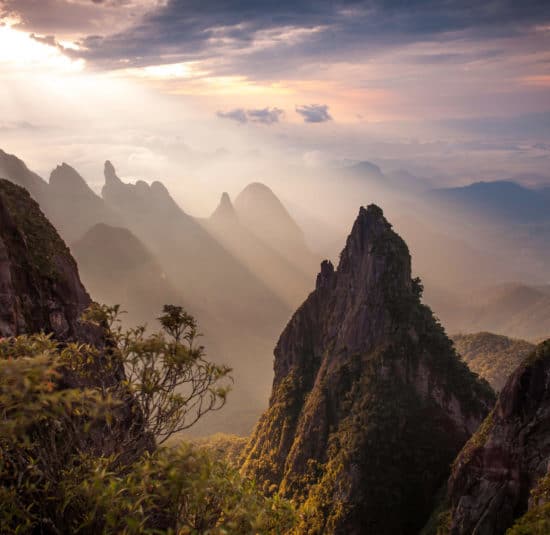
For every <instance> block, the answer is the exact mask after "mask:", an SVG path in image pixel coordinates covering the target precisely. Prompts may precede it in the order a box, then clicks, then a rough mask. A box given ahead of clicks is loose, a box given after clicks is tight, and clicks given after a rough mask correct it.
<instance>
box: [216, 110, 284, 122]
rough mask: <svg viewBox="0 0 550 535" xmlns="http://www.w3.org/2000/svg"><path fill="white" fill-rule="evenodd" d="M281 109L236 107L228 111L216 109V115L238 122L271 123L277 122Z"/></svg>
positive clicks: (281, 112) (281, 113)
mask: <svg viewBox="0 0 550 535" xmlns="http://www.w3.org/2000/svg"><path fill="white" fill-rule="evenodd" d="M283 113H284V112H283V110H281V109H279V108H262V109H257V110H245V109H243V108H236V109H234V110H230V111H225V112H224V111H218V112H217V114H216V115H217V116H218V117H220V118H222V119H231V120H233V121H237V122H238V123H246V122H247V121H251V122H253V123H262V124H273V123H278V122H279V117H281V116H282V115H283Z"/></svg>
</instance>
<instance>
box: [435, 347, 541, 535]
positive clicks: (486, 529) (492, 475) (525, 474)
mask: <svg viewBox="0 0 550 535" xmlns="http://www.w3.org/2000/svg"><path fill="white" fill-rule="evenodd" d="M549 470H550V341H546V342H544V343H542V344H540V345H539V346H537V348H536V349H535V350H534V351H533V353H532V354H531V355H530V356H529V357H528V358H527V359H526V360H525V362H524V363H523V364H522V365H521V366H520V367H519V368H518V369H517V370H516V371H515V372H514V373H513V374H512V376H511V377H510V379H509V380H508V382H507V383H506V386H505V387H504V389H503V390H502V392H501V394H500V396H499V398H498V401H497V403H496V405H495V408H494V409H493V411H492V412H491V414H490V415H489V416H488V417H487V419H486V420H485V421H484V422H483V424H482V425H481V427H480V429H479V430H478V431H477V433H476V434H475V435H474V436H473V437H472V438H471V439H470V441H469V442H468V443H467V444H466V446H465V447H464V449H463V450H462V451H461V453H460V455H459V456H458V458H457V459H456V461H455V463H454V466H453V471H452V474H451V477H450V479H449V484H448V493H449V502H450V519H449V523H448V526H447V527H446V528H445V531H447V532H449V533H451V534H453V535H459V534H460V535H466V534H468V535H469V534H471V533H475V534H476V535H499V534H503V533H505V532H506V530H507V529H508V528H510V527H511V526H512V524H513V523H514V521H515V520H516V519H517V518H518V517H520V516H521V515H523V514H524V513H525V512H526V511H528V509H531V508H533V507H536V506H538V505H540V503H539V502H538V501H537V500H532V499H531V491H532V490H533V489H534V488H536V487H537V485H538V484H539V482H540V481H541V479H542V478H543V477H545V476H547V477H548V474H549ZM549 498H550V496H549ZM547 514H550V511H549V512H548V513H547ZM546 527H547V528H548V527H550V516H547V523H546ZM539 528H541V529H542V525H541V524H539ZM543 532H545V531H544V530H543V531H536V533H543ZM521 533H535V531H522V532H521Z"/></svg>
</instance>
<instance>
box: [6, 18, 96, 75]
mask: <svg viewBox="0 0 550 535" xmlns="http://www.w3.org/2000/svg"><path fill="white" fill-rule="evenodd" d="M2 22H3V24H2V25H1V26H0V66H1V68H2V71H3V74H4V75H6V74H10V73H11V74H13V73H36V71H37V70H39V71H42V72H80V71H82V70H83V69H84V66H85V61H84V60H83V59H71V58H69V57H67V56H66V55H65V54H63V52H62V51H61V50H59V48H57V47H56V46H52V44H53V41H52V40H51V39H49V38H43V39H40V38H37V37H36V35H32V34H28V33H25V32H21V31H18V30H16V29H15V27H16V26H17V24H18V19H13V18H11V19H10V18H6V19H3V21H2ZM52 39H53V38H52Z"/></svg>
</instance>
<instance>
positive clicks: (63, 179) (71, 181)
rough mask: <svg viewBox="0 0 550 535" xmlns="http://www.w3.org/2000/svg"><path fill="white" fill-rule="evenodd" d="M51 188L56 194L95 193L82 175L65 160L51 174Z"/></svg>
mask: <svg viewBox="0 0 550 535" xmlns="http://www.w3.org/2000/svg"><path fill="white" fill-rule="evenodd" d="M49 184H50V188H52V189H53V190H54V191H55V193H56V194H58V195H59V194H64V195H70V194H77V195H88V196H89V195H93V196H94V197H95V193H94V192H93V191H92V190H91V189H90V187H89V186H88V184H87V183H86V181H85V180H84V179H83V178H82V176H81V175H80V174H79V173H78V172H77V171H76V169H74V168H73V167H71V166H70V165H68V164H67V163H65V162H63V163H62V164H61V165H58V166H57V167H56V168H55V169H54V170H53V171H52V172H51V174H50V182H49Z"/></svg>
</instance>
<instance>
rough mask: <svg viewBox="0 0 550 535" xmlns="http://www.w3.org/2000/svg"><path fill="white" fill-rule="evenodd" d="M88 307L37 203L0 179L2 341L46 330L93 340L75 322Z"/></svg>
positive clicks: (91, 334) (68, 256)
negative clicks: (4, 338)
mask: <svg viewBox="0 0 550 535" xmlns="http://www.w3.org/2000/svg"><path fill="white" fill-rule="evenodd" d="M90 303H91V299H90V296H89V295H88V293H87V292H86V290H85V288H84V286H83V285H82V283H81V282H80V278H79V275H78V269H77V266H76V262H75V261H74V259H73V258H72V256H71V254H70V252H69V249H68V248H67V246H66V245H65V243H64V242H63V240H62V239H61V238H60V237H59V235H58V234H57V232H56V230H55V229H54V227H53V226H52V225H51V224H50V222H49V221H48V220H47V219H46V217H45V216H44V214H43V213H42V212H41V211H40V208H39V206H38V204H37V203H36V202H35V201H34V200H33V199H32V198H31V197H30V195H29V193H28V192H27V191H26V190H25V189H23V188H22V187H19V186H16V185H15V184H13V183H11V182H8V181H7V180H0V336H13V335H18V334H22V333H31V332H39V331H45V332H51V333H53V334H54V336H55V337H56V338H58V339H60V340H67V339H79V340H81V341H87V342H94V341H97V337H98V336H99V334H98V331H97V330H96V329H94V328H92V327H91V326H86V325H83V324H81V323H80V322H79V321H78V319H79V317H80V315H81V313H82V312H83V311H84V310H85V309H86V308H87V307H88V306H89V305H90Z"/></svg>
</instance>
